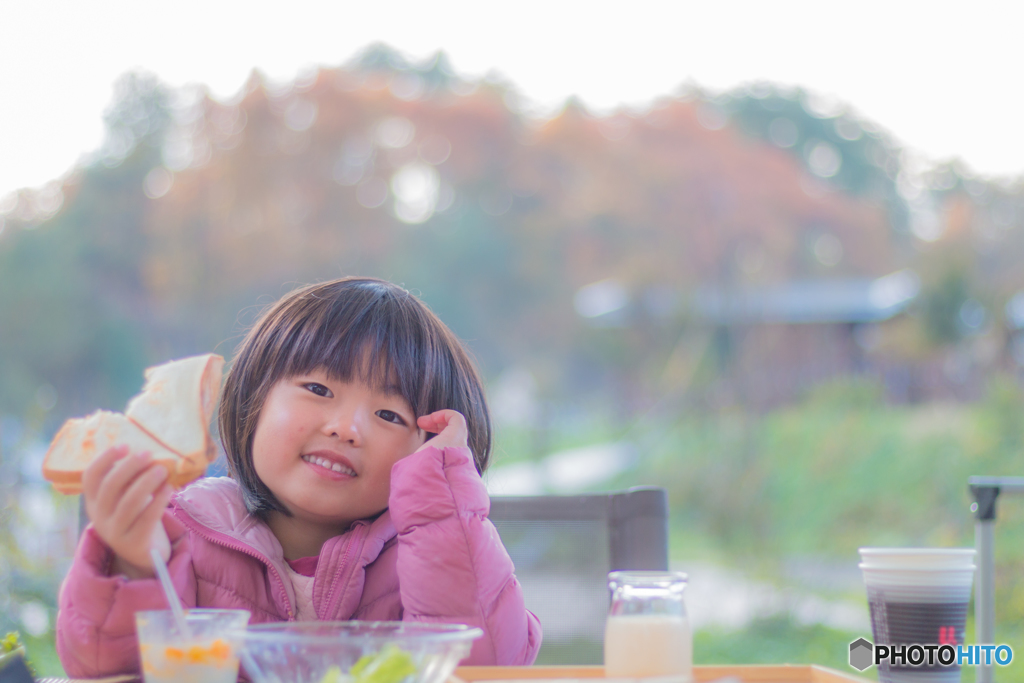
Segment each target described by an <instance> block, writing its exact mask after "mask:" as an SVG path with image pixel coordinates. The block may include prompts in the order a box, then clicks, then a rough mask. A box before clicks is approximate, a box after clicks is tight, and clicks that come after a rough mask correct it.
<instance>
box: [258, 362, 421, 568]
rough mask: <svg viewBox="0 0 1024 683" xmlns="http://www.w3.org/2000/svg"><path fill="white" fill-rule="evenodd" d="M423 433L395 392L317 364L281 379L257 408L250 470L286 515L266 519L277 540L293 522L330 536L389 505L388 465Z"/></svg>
mask: <svg viewBox="0 0 1024 683" xmlns="http://www.w3.org/2000/svg"><path fill="white" fill-rule="evenodd" d="M425 436H426V434H425V432H423V430H421V429H419V428H418V427H417V426H416V415H415V414H414V413H413V410H412V408H411V407H410V406H409V404H408V403H407V402H406V400H405V399H404V398H403V397H402V396H401V394H399V393H397V391H395V392H384V391H378V390H376V389H373V388H371V387H370V386H369V385H368V384H366V383H365V382H362V381H359V380H357V379H353V380H351V381H343V380H338V379H334V378H332V377H329V376H328V375H327V374H326V373H325V372H323V371H320V370H317V371H312V372H309V373H306V374H303V375H298V376H294V377H287V378H285V379H282V380H280V381H279V382H277V384H275V385H274V386H273V387H272V388H271V389H270V391H269V393H268V394H267V398H266V401H265V402H264V404H263V410H262V411H261V412H260V417H259V422H258V423H257V425H256V432H255V434H254V436H253V445H252V457H253V466H254V467H255V469H256V474H257V475H258V476H259V478H260V479H261V480H262V481H263V482H264V483H265V484H266V485H267V487H268V488H269V489H270V490H271V492H272V493H273V494H274V496H275V497H276V498H277V499H278V501H280V502H281V504H283V505H284V506H285V507H286V508H287V509H288V510H289V511H290V512H291V513H292V516H291V517H288V516H287V515H283V514H281V513H271V514H270V517H269V519H268V523H269V524H270V526H271V528H274V529H275V534H276V535H277V536H278V538H280V539H283V538H286V537H288V536H289V534H291V533H293V532H296V531H297V529H291V527H292V526H293V525H296V523H299V525H301V526H305V527H309V526H313V527H317V528H319V529H320V530H321V531H322V532H323V533H324V534H327V536H326V537H327V538H329V537H330V536H333V535H336V534H337V533H340V532H341V531H343V530H345V529H347V528H348V526H349V525H350V524H351V523H352V522H354V521H355V520H357V519H364V518H367V517H372V516H374V515H377V514H379V513H380V512H382V511H383V510H384V509H385V508H387V506H388V495H389V494H390V491H391V467H392V466H393V465H394V464H395V463H396V462H398V461H399V460H400V459H402V458H404V457H405V456H407V455H409V454H410V453H412V452H413V451H415V450H416V449H417V448H419V447H420V446H421V445H422V444H423V441H424V438H425ZM275 527H280V528H281V531H286V528H288V529H289V531H288V533H285V534H281V533H276V532H277V530H278V529H276V528H275ZM318 535H319V534H318ZM282 545H285V546H287V545H288V544H286V543H283V544H282ZM285 550H286V556H287V555H288V548H287V547H285Z"/></svg>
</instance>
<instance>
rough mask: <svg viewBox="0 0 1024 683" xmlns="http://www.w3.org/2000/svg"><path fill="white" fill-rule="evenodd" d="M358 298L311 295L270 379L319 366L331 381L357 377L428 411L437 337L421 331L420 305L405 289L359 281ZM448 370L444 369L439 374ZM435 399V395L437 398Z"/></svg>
mask: <svg viewBox="0 0 1024 683" xmlns="http://www.w3.org/2000/svg"><path fill="white" fill-rule="evenodd" d="M356 294H357V295H356V296H349V297H330V296H325V297H310V298H308V299H307V300H306V301H305V302H303V304H304V305H303V306H302V308H303V309H304V310H303V311H302V314H300V315H296V316H294V317H293V319H292V321H293V325H290V326H288V329H286V330H282V332H284V335H283V337H282V338H281V339H280V340H279V342H280V343H279V344H276V345H275V346H276V348H277V349H278V350H279V353H278V354H275V355H276V356H277V358H275V359H274V362H272V363H271V368H272V369H271V375H272V381H276V380H278V379H281V378H283V377H291V376H294V375H301V374H304V373H308V372H312V371H316V370H322V371H323V372H325V373H327V375H328V376H329V377H331V378H333V379H336V380H341V381H346V382H348V381H361V382H364V383H365V384H367V385H368V386H369V387H371V388H372V389H373V390H375V391H379V392H382V393H385V394H392V395H395V394H397V395H400V396H401V397H402V398H404V399H405V401H406V402H407V403H408V404H409V406H410V407H411V408H412V409H413V411H414V412H415V413H416V416H417V417H418V416H420V415H423V414H426V413H428V412H431V410H430V408H429V406H430V404H431V400H430V399H431V398H432V397H431V396H430V393H431V392H429V391H427V390H426V387H429V386H430V385H431V384H433V379H434V375H435V373H434V372H433V370H434V369H435V366H436V361H437V360H440V359H438V358H436V357H435V356H436V354H435V353H434V350H435V349H436V348H437V344H436V343H432V342H435V341H436V340H432V339H430V338H429V337H432V336H433V335H430V334H425V331H426V330H425V327H426V328H429V326H425V325H424V324H423V323H424V321H423V320H422V319H421V318H422V317H423V316H422V312H421V310H420V307H419V306H415V305H412V304H413V302H412V301H410V297H409V295H408V294H407V293H405V292H404V291H401V290H399V292H397V293H396V292H395V291H394V289H393V288H392V287H387V286H381V285H380V284H378V283H376V282H366V283H360V286H359V287H358V288H357V292H356ZM442 374H448V373H442ZM438 398H439V397H438Z"/></svg>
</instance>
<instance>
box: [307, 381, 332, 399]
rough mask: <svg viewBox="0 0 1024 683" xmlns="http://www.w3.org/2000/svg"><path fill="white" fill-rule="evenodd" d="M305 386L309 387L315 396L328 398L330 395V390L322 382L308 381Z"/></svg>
mask: <svg viewBox="0 0 1024 683" xmlns="http://www.w3.org/2000/svg"><path fill="white" fill-rule="evenodd" d="M306 388H307V389H309V390H310V391H311V392H313V393H314V394H316V395H317V396H323V397H325V398H329V397H330V396H331V390H330V389H328V388H327V387H325V386H324V385H323V384H318V383H317V382H310V383H309V384H307V385H306Z"/></svg>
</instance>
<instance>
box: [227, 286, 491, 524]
mask: <svg viewBox="0 0 1024 683" xmlns="http://www.w3.org/2000/svg"><path fill="white" fill-rule="evenodd" d="M317 369H320V370H323V371H325V372H326V373H327V374H328V375H329V376H330V377H332V378H336V379H339V380H342V381H349V380H352V379H353V378H355V379H358V380H361V381H364V382H366V383H367V384H369V385H370V386H371V387H373V388H374V389H376V390H383V391H387V390H388V389H389V388H390V387H393V386H394V385H397V387H398V391H399V393H400V394H401V395H402V397H403V398H404V399H405V400H406V401H407V402H408V403H409V405H410V406H411V407H412V409H413V412H414V413H415V417H419V416H421V415H427V414H429V413H432V412H434V411H436V410H441V409H444V408H448V409H451V410H457V411H458V412H460V413H462V414H463V415H464V416H465V418H466V424H467V426H468V429H469V448H470V450H471V451H472V452H473V459H474V461H475V462H476V468H477V471H479V472H483V471H484V469H486V468H487V462H488V459H489V458H490V453H491V417H490V414H489V412H488V410H487V402H486V399H485V398H484V390H483V385H482V383H481V381H480V376H479V374H478V373H477V371H476V368H475V367H474V365H473V362H472V361H471V360H470V358H469V355H468V354H467V352H466V349H465V348H464V347H463V345H462V342H460V341H459V339H458V338H457V337H456V336H455V335H454V334H453V333H452V331H451V330H449V329H448V327H446V326H445V324H444V323H442V322H441V321H440V319H438V317H437V316H436V315H434V314H433V313H432V312H431V311H430V309H428V308H427V306H426V305H425V304H424V303H423V302H422V301H420V300H419V299H417V298H416V297H415V296H413V295H412V294H410V293H409V292H407V291H405V290H404V289H402V288H401V287H398V286H397V285H394V284H391V283H390V282H385V281H384V280H377V279H374V278H360V277H347V278H342V279H340V280H334V281H331V282H325V283H323V284H317V285H309V286H307V287H302V288H300V289H297V290H295V291H293V292H291V293H289V294H286V295H285V296H284V297H282V298H281V300H280V301H278V302H277V303H276V304H274V305H273V306H271V307H270V308H269V309H268V310H267V311H266V312H264V313H263V315H262V316H260V318H259V320H257V321H256V324H255V325H254V326H253V327H252V329H251V330H249V333H248V334H247V335H246V336H245V339H244V340H243V341H242V343H241V344H240V345H239V347H238V350H237V353H236V354H235V358H234V361H233V362H232V365H231V369H230V370H229V371H228V375H227V379H226V380H225V383H224V390H223V392H222V394H221V400H220V421H219V426H220V436H221V440H222V441H223V444H224V450H225V452H226V453H227V458H228V465H229V468H230V472H231V476H232V477H234V478H235V479H236V480H237V481H238V483H239V484H240V485H241V487H242V491H243V495H244V497H245V505H246V507H247V508H248V510H249V512H250V513H252V514H255V515H258V516H260V517H265V516H266V514H267V513H268V512H270V511H271V510H276V511H279V512H284V513H286V514H287V510H286V509H285V507H284V506H283V505H282V504H281V503H280V502H279V501H278V500H277V499H276V498H275V497H274V494H273V493H271V492H270V489H268V488H267V486H266V484H264V483H263V482H262V481H260V478H259V477H258V476H256V470H255V468H254V467H253V462H252V443H253V435H254V434H255V433H256V423H257V422H258V421H259V419H260V411H261V410H262V409H263V403H264V401H265V400H266V398H267V394H268V392H269V391H270V388H271V387H272V386H274V384H275V383H277V382H278V380H281V379H283V378H287V377H292V376H294V375H299V374H302V373H305V372H310V371H312V370H317Z"/></svg>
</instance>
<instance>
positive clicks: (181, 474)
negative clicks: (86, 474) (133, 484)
mask: <svg viewBox="0 0 1024 683" xmlns="http://www.w3.org/2000/svg"><path fill="white" fill-rule="evenodd" d="M153 462H155V463H158V464H160V465H163V466H164V467H165V468H166V469H167V483H168V484H170V485H171V487H172V488H175V489H180V488H183V487H184V486H185V485H186V484H188V483H190V482H193V481H195V480H196V479H198V478H199V477H201V476H202V475H203V473H204V472H205V471H206V466H205V465H204V466H203V467H195V466H192V467H184V468H183V467H182V465H186V464H187V463H188V461H186V460H179V459H177V458H175V459H174V460H154V461H153ZM48 472H49V473H48ZM43 476H44V477H45V478H46V480H47V481H49V482H50V483H51V484H53V488H54V490H55V491H57V492H59V493H64V494H67V495H78V494H80V493H81V492H82V473H81V472H67V471H54V470H49V471H47V470H46V469H45V468H44V469H43Z"/></svg>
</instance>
